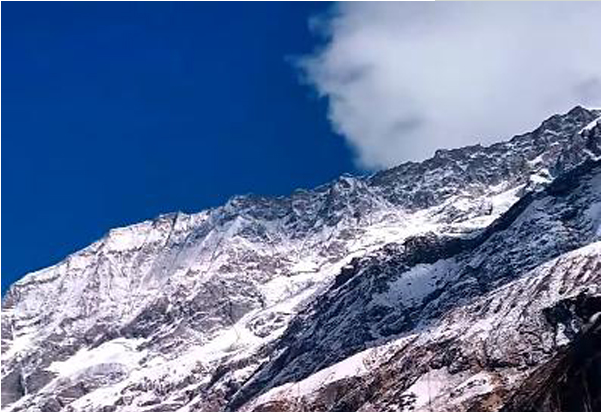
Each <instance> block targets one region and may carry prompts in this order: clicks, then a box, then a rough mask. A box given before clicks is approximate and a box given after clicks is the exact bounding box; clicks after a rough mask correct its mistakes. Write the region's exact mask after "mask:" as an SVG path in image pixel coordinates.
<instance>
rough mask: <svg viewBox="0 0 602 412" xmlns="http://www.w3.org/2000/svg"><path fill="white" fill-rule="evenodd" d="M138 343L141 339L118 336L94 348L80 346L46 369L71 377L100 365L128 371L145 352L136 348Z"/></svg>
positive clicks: (137, 364) (134, 366) (135, 365)
mask: <svg viewBox="0 0 602 412" xmlns="http://www.w3.org/2000/svg"><path fill="white" fill-rule="evenodd" d="M139 343H141V340H133V339H126V338H119V339H114V340H112V341H109V342H105V343H103V344H102V345H100V346H98V347H97V348H94V349H88V348H82V349H80V350H79V351H78V352H77V353H76V354H75V355H73V356H72V357H70V358H69V359H67V360H66V361H63V362H53V363H51V364H50V366H49V367H48V370H49V371H51V372H56V373H57V374H58V375H59V376H61V377H73V376H75V375H78V374H81V373H83V372H85V371H87V370H90V369H92V368H95V367H98V366H100V365H114V366H116V367H119V368H120V369H123V370H126V371H130V370H132V369H134V368H136V367H138V366H139V362H140V360H142V359H143V358H144V356H145V354H146V352H145V351H139V350H137V349H136V346H137V345H138V344H139Z"/></svg>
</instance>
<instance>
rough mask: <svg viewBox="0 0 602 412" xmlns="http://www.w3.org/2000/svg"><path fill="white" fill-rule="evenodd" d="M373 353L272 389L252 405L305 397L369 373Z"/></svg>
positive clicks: (352, 357)
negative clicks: (344, 380)
mask: <svg viewBox="0 0 602 412" xmlns="http://www.w3.org/2000/svg"><path fill="white" fill-rule="evenodd" d="M373 353H374V349H368V350H365V351H363V352H360V353H357V354H355V355H353V356H350V357H348V358H347V359H345V360H343V361H341V362H339V363H336V364H334V365H332V366H330V367H328V368H325V369H322V370H320V371H318V372H316V373H314V374H313V375H311V376H310V377H308V378H306V379H303V380H301V381H299V382H294V383H286V384H284V385H282V386H278V387H277V388H273V389H271V390H269V391H268V392H266V393H265V394H263V395H261V396H259V397H258V398H257V399H255V400H254V401H253V402H252V405H254V406H256V405H262V404H266V403H269V402H270V401H273V400H274V399H278V398H285V399H286V398H292V397H303V396H307V395H310V394H313V393H315V392H316V391H317V390H318V389H320V388H323V387H325V386H326V385H329V384H331V383H333V382H337V381H340V380H341V379H345V378H350V377H357V376H362V375H364V374H366V373H367V372H368V371H369V366H368V365H369V362H370V360H369V359H370V356H371V355H373ZM248 406H250V405H248Z"/></svg>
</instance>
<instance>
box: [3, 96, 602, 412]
mask: <svg viewBox="0 0 602 412" xmlns="http://www.w3.org/2000/svg"><path fill="white" fill-rule="evenodd" d="M597 118H599V112H597V111H588V110H586V109H583V108H579V107H577V108H575V109H573V110H571V111H570V112H568V113H566V114H564V115H556V116H553V117H551V118H550V119H548V120H546V121H545V122H543V123H542V125H541V126H540V127H539V128H537V129H536V130H535V131H533V132H531V133H526V134H523V135H520V136H516V137H514V138H513V139H511V140H510V141H508V142H505V143H499V144H495V145H492V146H489V147H481V146H471V147H467V148H462V149H456V150H451V151H438V152H437V153H436V154H435V156H434V157H433V158H432V159H428V160H426V161H424V162H421V163H406V164H403V165H401V166H398V167H397V168H394V169H390V170H387V171H383V172H380V173H377V174H375V175H373V176H369V177H365V178H358V177H351V176H343V177H341V178H340V179H338V180H337V181H335V182H332V183H330V184H327V185H324V186H321V187H319V188H316V189H314V190H309V191H302V190H300V191H297V192H295V193H294V194H292V195H291V196H290V197H286V198H285V197H282V198H264V197H257V196H241V197H236V198H234V199H232V200H231V201H230V202H228V203H227V204H226V205H224V206H222V207H219V208H216V209H214V210H208V211H204V212H201V213H198V214H194V215H185V214H181V213H176V214H171V215H165V216H161V217H159V218H157V219H155V220H152V221H147V222H143V223H141V224H138V225H134V226H130V227H127V228H121V229H115V230H113V231H111V232H109V233H108V234H107V235H106V236H105V237H104V238H103V239H101V240H99V241H98V242H96V243H94V244H92V245H91V246H89V247H88V248H86V249H84V250H82V251H80V252H77V253H75V254H73V255H71V256H69V257H68V258H67V259H65V260H64V261H63V262H60V263H59V264H57V265H55V266H52V267H50V268H47V269H44V270H42V271H39V272H36V273H32V274H29V275H27V276H26V277H24V278H23V279H21V280H20V281H19V282H17V283H16V284H15V285H13V286H12V287H11V289H10V290H9V292H8V294H7V296H6V297H5V298H4V299H3V302H2V307H3V312H2V359H3V362H2V406H3V408H6V410H12V411H19V410H43V411H54V410H57V411H58V410H73V411H100V410H103V411H111V410H123V411H128V410H131V411H152V410H156V411H169V410H207V411H213V410H227V409H230V410H234V409H239V408H246V409H253V408H255V409H257V410H264V409H265V408H268V409H267V410H280V409H278V408H283V409H284V410H298V409H299V407H300V406H299V405H300V403H299V402H301V403H302V404H309V402H310V401H309V400H307V399H305V396H306V395H307V396H313V397H314V398H315V399H316V401H315V402H316V403H315V404H314V410H320V408H322V409H324V410H337V409H336V408H337V407H339V406H337V405H339V403H340V399H338V398H337V393H338V392H337V391H344V392H349V390H350V389H351V391H352V392H353V393H357V396H358V397H359V398H357V399H356V400H354V401H350V403H349V402H347V401H345V402H347V403H342V404H341V405H343V406H340V407H341V408H343V409H338V410H360V409H359V408H364V410H388V409H386V408H388V407H389V406H386V407H385V406H382V405H381V404H383V405H384V404H386V402H389V401H387V399H388V398H389V397H391V399H398V397H399V396H400V393H401V395H403V396H402V397H403V398H404V399H405V398H407V397H408V396H409V397H410V398H411V396H410V395H409V393H405V392H404V391H406V392H407V390H408V387H409V386H408V385H410V384H413V385H418V387H419V388H420V387H421V386H420V385H421V384H422V383H421V382H422V381H420V379H421V378H420V377H421V376H424V375H425V374H426V376H427V378H428V379H431V375H430V374H431V373H432V374H433V379H436V380H438V381H440V382H441V381H443V382H445V385H444V386H443V387H442V389H441V390H440V392H441V393H447V392H449V390H451V389H450V387H451V386H453V382H456V383H457V380H458V379H460V378H462V377H465V378H467V376H468V373H469V372H466V371H467V370H468V371H470V372H474V371H478V372H475V373H476V374H478V373H483V374H492V373H494V374H497V375H495V376H498V375H499V376H502V378H504V379H506V378H508V377H509V376H512V377H515V376H516V382H514V383H516V384H518V382H520V381H521V379H524V378H525V376H524V375H525V371H526V370H530V369H529V368H532V367H534V366H536V365H538V364H541V363H542V362H547V361H548V360H549V359H550V356H552V355H553V354H554V353H556V352H557V351H558V348H560V347H561V346H562V344H563V343H564V344H568V343H570V342H571V341H572V339H574V338H575V337H576V336H578V335H579V330H580V326H581V325H583V324H584V323H586V320H584V318H583V316H581V317H579V316H577V315H574V314H573V315H571V316H570V317H569V319H570V322H568V323H567V321H566V320H563V323H560V324H559V325H564V326H558V325H553V326H550V324H549V322H548V323H546V322H544V321H543V320H542V319H543V318H542V316H544V315H542V313H544V312H545V310H548V308H550V307H554V305H556V304H557V303H558V302H560V301H561V300H562V299H569V300H570V299H574V298H575V296H582V298H580V299H585V300H588V301H589V299H592V298H595V297H596V296H599V290H598V289H596V288H595V287H594V286H596V285H597V284H598V283H599V274H600V265H599V256H598V260H596V258H595V256H594V255H596V253H594V252H595V251H596V250H598V248H599V243H595V242H596V241H597V240H599V237H600V181H599V175H600V172H599V160H594V159H599V155H600V143H599V141H600V123H599V121H596V119H597ZM519 199H520V200H519ZM588 245H593V246H588ZM592 250H593V251H594V252H592ZM550 262H555V263H553V267H557V266H559V267H561V268H564V269H562V270H560V271H554V270H552V269H550V267H549V265H550V264H552V263H550ZM567 262H569V263H567ZM546 265H548V266H546ZM567 265H568V266H567ZM573 267H574V268H576V269H573ZM543 273H546V275H542V274H543ZM542 276H543V280H539V281H537V282H539V283H538V284H540V286H539V287H540V288H541V289H543V290H548V289H558V290H561V291H559V292H558V293H557V294H554V295H553V296H547V295H545V294H544V295H541V293H540V294H539V295H536V296H540V295H541V298H538V299H540V300H536V301H533V302H532V303H529V302H528V301H527V300H525V299H524V298H523V299H522V300H521V299H520V296H519V295H520V293H518V292H517V291H518V290H519V289H520V288H523V287H525V286H524V285H523V283H524V282H532V283H533V282H534V284H535V283H537V282H536V280H535V279H539V278H540V277H542ZM597 279H598V280H597ZM521 282H523V283H521ZM550 282H552V283H550ZM512 285H515V286H512ZM521 285H522V286H521ZM529 285H531V283H529ZM552 286H553V287H552ZM529 287H531V286H529ZM510 291H513V292H512V293H510ZM537 291H539V289H537ZM496 293H497V294H503V293H509V295H508V296H509V298H508V299H507V300H508V302H514V305H515V306H514V307H523V311H531V312H532V316H533V319H537V321H533V322H531V321H527V320H525V319H523V318H522V317H519V318H518V324H519V325H522V323H521V322H523V323H524V324H525V326H524V328H526V329H528V330H530V331H531V333H535V334H540V333H544V334H547V335H549V336H550V337H548V338H546V339H547V340H545V339H544V340H535V341H533V340H532V339H531V338H528V336H531V335H529V334H527V333H526V334H521V333H518V334H517V331H516V330H515V328H516V327H517V324H512V323H504V321H503V319H500V318H498V317H495V316H494V315H492V314H489V312H487V310H486V309H483V308H482V307H481V306H478V305H479V304H478V303H475V302H479V301H480V300H482V299H493V300H495V299H498V301H500V299H501V298H499V297H498V298H495V296H498V295H496ZM534 293H535V291H534ZM527 296H528V295H527ZM502 300H503V299H502ZM475 305H476V306H475ZM488 305H491V303H489V304H488ZM521 305H522V306H521ZM494 306H495V305H494ZM497 306H500V304H499V303H498V304H497ZM502 306H503V305H502ZM500 310H501V309H500ZM505 310H506V311H507V312H508V313H510V312H511V309H508V308H507V309H505ZM541 311H544V312H541ZM546 313H547V312H546ZM458 316H460V318H458ZM464 318H466V319H471V320H470V322H471V323H475V322H476V323H477V324H478V323H479V322H480V323H481V324H483V327H484V330H480V331H478V333H477V332H475V331H472V332H471V333H473V332H474V333H473V334H472V335H471V334H470V333H468V330H467V329H466V328H467V327H468V326H467V325H468V324H469V323H467V322H466V321H462V319H464ZM544 318H545V316H544ZM496 322H497V323H496ZM496 324H499V325H500V326H499V328H502V329H501V330H503V331H504V332H505V335H504V337H503V338H501V337H499V336H497V333H494V332H492V330H491V329H487V327H490V326H491V325H496ZM441 325H444V326H441ZM487 325H489V326H487ZM521 327H522V326H521ZM442 328H443V329H442ZM559 328H561V329H562V331H560V332H558V330H559ZM519 329H520V328H519ZM557 329H558V330H557ZM448 335H449V336H448ZM506 335H508V336H512V337H513V339H514V341H513V342H515V343H516V344H517V345H518V344H520V345H522V346H520V347H521V348H522V352H521V351H518V352H515V351H506V352H504V353H501V354H497V353H489V352H488V351H489V350H493V349H494V348H499V347H500V346H502V347H504V345H501V344H502V343H504V340H505V339H506ZM547 335H546V336H547ZM552 335H554V337H552ZM556 335H558V336H560V338H556ZM469 336H470V337H471V338H469ZM483 336H484V337H485V338H484V340H482V341H481V340H478V342H479V344H481V345H483V346H482V347H483V348H484V349H482V350H481V351H472V350H470V351H468V352H469V353H465V352H466V351H467V350H468V349H469V348H472V347H474V345H475V342H477V341H475V340H474V339H481V337H483ZM471 339H473V340H471ZM500 339H501V341H500ZM463 340H466V342H465V343H462V342H463ZM556 340H559V341H558V342H556ZM410 341H411V342H412V343H407V342H410ZM550 342H551V343H550ZM400 345H401V346H400ZM407 345H409V346H407ZM406 346H407V348H406V349H407V351H409V353H410V352H411V353H414V352H416V354H415V355H412V356H411V357H407V356H405V355H403V356H402V355H400V354H399V348H400V347H404V348H405V347H406ZM506 346H507V345H506ZM467 348H468V349H467ZM487 348H491V349H487ZM410 349H411V350H410ZM402 352H403V351H402ZM362 354H370V355H369V356H368V358H370V359H372V358H376V360H375V361H371V363H375V364H377V365H378V367H376V368H372V369H369V370H368V369H367V368H366V367H365V365H364V362H365V361H366V359H364V357H362V356H363V355H362ZM389 355H390V356H391V359H397V358H399V359H400V362H401V363H391V364H385V363H384V360H385V359H388V358H387V357H388V356H389ZM400 356H401V357H400ZM425 356H426V357H425ZM525 357H527V360H525V359H524V358H525ZM427 358H428V361H427ZM421 359H422V361H423V363H422V364H420V365H418V362H419V360H421ZM433 359H435V360H433ZM445 359H447V360H445ZM458 359H465V360H458ZM492 359H493V360H492ZM344 362H347V363H348V364H350V365H351V366H350V367H351V369H352V371H353V372H352V374H355V372H358V368H359V370H360V372H361V373H359V375H360V376H359V377H354V378H350V377H346V376H347V375H346V374H345V373H342V374H341V373H340V370H339V369H337V368H336V365H340V364H341V363H343V364H344ZM354 362H359V365H358V364H355V363H354ZM387 362H392V360H389V361H387ZM433 362H435V364H433ZM437 362H438V363H437ZM458 362H460V366H458V365H456V364H457V363H458ZM462 362H465V363H466V364H467V365H469V367H468V369H463V368H467V366H466V365H464V364H463V363H462ZM488 362H490V363H491V364H489V363H488ZM498 364H503V365H507V364H508V365H511V366H507V367H504V368H502V369H500V370H498V369H499V368H497V366H496V365H498ZM344 365H345V364H344ZM387 365H389V366H390V367H389V366H387ZM391 365H393V366H391ZM400 365H401V369H399V368H400ZM454 365H456V366H454ZM474 365H480V366H478V367H477V366H474ZM347 366H349V365H347ZM333 367H335V370H334V372H333V373H334V375H335V376H339V375H340V376H343V377H342V378H341V379H334V380H333V378H332V377H330V378H329V377H328V376H324V373H325V372H324V371H329V370H331V368H333ZM396 368H397V369H396ZM446 368H447V369H446ZM479 368H480V369H479ZM515 369H520V370H521V371H522V374H521V373H518V372H516V371H515ZM387 371H388V372H387ZM399 371H404V372H405V373H406V375H407V378H404V379H401V380H400V381H399V382H397V383H396V384H395V385H393V386H391V385H392V383H391V382H389V381H391V378H386V376H389V375H390V376H396V378H395V380H397V379H398V377H399V374H400V372H399ZM429 371H430V372H429ZM515 372H516V373H515ZM387 373H388V374H389V375H386V374H387ZM462 373H463V374H462ZM383 374H385V375H386V376H385V375H383ZM450 376H451V377H450ZM471 376H472V375H471ZM479 376H480V375H479ZM487 376H489V375H487ZM499 376H498V377H499ZM312 377H314V378H315V379H314V380H313V382H314V383H312V384H311V385H309V386H310V387H311V388H310V389H311V390H310V391H309V392H310V393H309V394H303V395H302V396H297V397H296V398H298V399H297V401H298V402H297V401H295V402H297V403H295V402H293V403H291V402H288V403H287V400H288V399H291V398H295V397H293V396H291V394H290V385H297V386H299V385H301V384H295V382H305V381H306V380H308V379H310V383H311V378H312ZM427 378H425V379H427ZM375 379H376V381H377V382H379V383H374V380H375ZM467 379H468V378H467ZM479 379H481V378H479ZM496 379H497V378H496ZM423 380H424V379H423ZM331 381H332V382H331ZM486 381H487V382H489V383H488V384H487V385H488V386H487V385H486V386H487V387H488V388H489V387H491V388H495V390H494V389H491V390H490V391H489V392H483V390H482V391H481V392H482V393H481V392H479V394H478V396H482V395H484V394H485V393H497V392H499V391H506V392H509V391H510V390H511V389H512V388H514V386H515V385H514V384H513V385H509V384H507V383H504V384H498V385H497V386H496V385H494V384H493V383H491V382H490V380H489V378H487V379H486ZM315 382H319V384H317V385H316V384H315ZM325 382H326V384H325ZM387 382H388V383H387ZM404 382H405V383H404ZM412 382H413V383H412ZM416 382H418V383H416ZM287 385H288V386H287ZM312 385H313V386H312ZM375 385H376V386H375ZM387 385H389V386H391V387H389V386H387ZM404 385H405V386H404ZM442 385H443V384H442ZM473 386H474V385H473ZM471 387H472V386H471ZM325 388H326V389H325ZM328 388H331V389H328ZM337 388H338V389H337ZM362 388H368V389H367V390H366V389H362ZM278 391H281V392H280V393H286V396H280V398H278V396H277V395H275V396H273V397H272V398H275V401H274V399H272V398H271V396H272V395H269V394H274V393H276V392H278ZM286 391H289V392H286ZM324 391H326V392H324ZM400 391H401V392H400ZM446 391H447V392H446ZM415 392H416V391H415ZM418 392H420V391H418ZM412 393H414V392H412ZM371 394H379V395H378V396H379V399H374V400H370V399H368V398H366V397H367V396H374V395H371ZM414 394H415V393H414ZM268 395H269V396H268ZM381 395H382V396H381ZM405 395H408V396H405ZM475 396H477V395H475ZM496 396H498V397H499V399H500V402H502V400H503V399H506V398H505V396H502V395H496ZM416 398H417V400H415V402H414V404H412V405H409V404H408V406H407V407H413V408H414V409H419V408H420V407H422V406H424V405H423V404H421V402H422V401H423V398H420V396H416ZM299 399H302V400H299ZM354 399H355V398H354ZM470 399H472V400H474V399H476V398H474V396H473V397H470ZM264 401H265V402H264ZM274 402H275V403H274ZM337 402H339V403H337ZM383 402H385V403H383ZM391 402H392V401H391ZM408 402H410V401H408ZM463 402H465V403H467V404H468V403H470V402H472V401H470V402H469V399H468V398H467V399H465V400H464V401H463ZM475 402H476V401H475ZM410 403H411V402H410ZM274 404H276V405H277V406H273V405H274ZM428 404H429V405H430V404H431V397H430V396H429V402H428ZM270 405H272V406H270ZM345 405H349V406H345ZM429 405H427V406H429ZM471 405H473V406H474V405H476V403H474V402H472V403H471ZM431 406H432V405H431ZM345 407H347V408H348V409H344V408H345ZM391 407H392V408H393V406H391ZM395 407H396V408H398V409H399V408H400V407H401V406H399V405H395ZM404 407H405V406H404ZM429 407H430V406H429ZM269 408H276V409H269ZM333 408H334V409H333ZM349 408H350V409H349ZM366 408H372V409H366ZM392 410H395V409H392ZM402 410H403V409H402ZM458 410H468V409H466V408H465V407H464V409H458Z"/></svg>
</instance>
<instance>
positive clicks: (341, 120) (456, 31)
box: [298, 2, 601, 169]
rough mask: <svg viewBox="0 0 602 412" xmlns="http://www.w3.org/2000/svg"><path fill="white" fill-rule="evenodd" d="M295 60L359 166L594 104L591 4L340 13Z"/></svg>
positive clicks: (342, 7)
mask: <svg viewBox="0 0 602 412" xmlns="http://www.w3.org/2000/svg"><path fill="white" fill-rule="evenodd" d="M311 23H312V28H314V29H315V30H316V32H318V33H320V34H321V35H323V36H325V44H324V45H323V47H322V48H320V49H319V50H317V51H316V52H315V53H314V54H313V55H311V56H305V57H302V58H300V59H299V60H298V64H299V66H300V67H301V69H302V71H303V73H304V75H305V76H304V77H305V78H306V80H307V81H308V82H309V83H310V84H311V85H313V86H314V87H315V88H316V89H317V91H318V92H319V94H320V95H322V96H326V97H327V98H328V100H329V117H330V120H331V122H332V124H333V127H334V128H335V130H336V131H337V132H338V133H340V134H342V135H343V136H344V137H345V138H346V139H347V141H348V143H349V144H350V145H351V146H352V147H353V148H354V149H355V150H356V152H357V156H358V157H357V161H358V164H359V165H360V166H361V167H364V168H368V169H378V168H382V167H388V166H393V165H396V164H398V163H400V162H402V161H405V160H409V159H410V160H420V159H424V158H426V157H429V156H431V155H432V154H433V152H434V151H435V150H436V149H438V148H449V147H458V146H463V145H466V144H474V143H478V142H479V143H491V142H494V141H497V140H500V139H505V138H509V137H511V136H512V135H514V134H518V133H519V132H523V131H526V130H529V129H531V128H533V127H534V126H537V125H538V124H539V122H540V121H541V120H543V118H545V117H546V116H548V115H550V114H553V113H556V112H563V111H566V110H568V109H570V108H571V107H572V106H574V105H576V104H582V105H585V106H596V107H599V106H600V70H601V69H600V48H601V45H600V2H582V3H576V2H532V3H524V2H507V3H506V2H499V3H491V2H476V3H458V2H451V3H447V2H441V3H440V2H436V3H422V2H420V3H407V2H398V3H377V2H374V3H372V2H370V3H367V2H366V3H364V2H358V3H339V4H337V5H336V6H335V9H333V11H332V13H331V14H329V15H328V16H322V17H318V18H316V19H314V20H312V22H311Z"/></svg>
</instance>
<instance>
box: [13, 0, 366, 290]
mask: <svg viewBox="0 0 602 412" xmlns="http://www.w3.org/2000/svg"><path fill="white" fill-rule="evenodd" d="M328 7H329V5H328V4H325V3H297V2H295V3H269V4H268V3H193V2H184V3H165V2H160V3H159V2H152V3H121V2H119V3H117V2H115V3H112V2H111V3H105V2H103V3H88V2H85V3H50V2H48V3H47V2H39V3H31V2H28V3H5V4H4V5H3V7H2V11H3V13H2V58H3V59H2V80H3V82H2V83H3V84H2V85H3V90H2V103H3V105H2V106H3V108H2V138H3V139H2V143H3V145H2V146H3V147H2V148H3V158H2V160H3V162H2V195H3V200H4V201H3V203H2V207H3V212H4V213H3V217H4V219H3V222H2V223H3V225H2V240H3V242H2V246H3V250H2V252H3V253H2V287H3V290H5V289H6V288H7V286H8V285H9V284H10V283H11V282H13V281H15V280H16V279H18V278H19V277H21V276H22V275H24V274H26V273H27V272H30V271H32V270H35V269H38V268H42V267H46V266H49V265H51V264H54V263H56V262H58V261H60V260H61V259H62V258H64V257H65V256H66V255H67V254H69V253H71V252H74V251H76V250H78V249H80V248H82V247H84V246H86V245H88V244H89V243H91V242H93V241H94V240H96V239H98V238H100V237H101V236H102V235H103V234H104V233H105V232H106V231H107V230H109V229H110V228H112V227H117V226H123V225H127V224H130V223H135V222H138V221H142V220H144V219H147V218H152V217H154V216H156V215H158V214H160V213H165V212H171V211H176V210H180V211H185V212H195V211H199V210H202V209H204V208H208V207H212V206H216V205H220V204H222V203H224V202H225V201H226V200H227V198H229V197H230V196H232V195H234V194H242V193H248V192H253V193H259V194H270V195H271V194H274V195H276V194H287V193H289V192H291V191H292V190H294V189H295V188H297V187H312V186H315V185H318V184H321V183H323V182H326V181H328V180H330V179H333V178H334V177H336V176H337V175H339V174H341V173H344V172H354V171H356V169H355V167H354V164H353V161H352V157H353V156H352V153H351V151H350V149H349V148H348V147H347V146H346V145H345V141H344V140H343V139H341V138H338V137H337V136H335V135H334V134H333V132H332V131H331V127H330V125H329V123H328V120H327V113H326V112H327V102H325V101H324V100H319V99H317V97H316V94H315V92H314V91H312V89H311V88H309V87H307V86H303V85H301V84H300V82H299V73H298V71H297V70H295V69H294V68H293V67H292V66H291V63H290V59H289V57H290V56H295V55H300V54H305V53H309V52H311V51H312V50H313V49H314V48H315V47H316V45H317V39H316V37H315V36H314V35H312V34H311V33H310V32H309V30H308V20H309V18H310V17H311V16H312V15H314V14H316V13H322V12H324V11H325V10H326V9H327V8H328Z"/></svg>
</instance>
